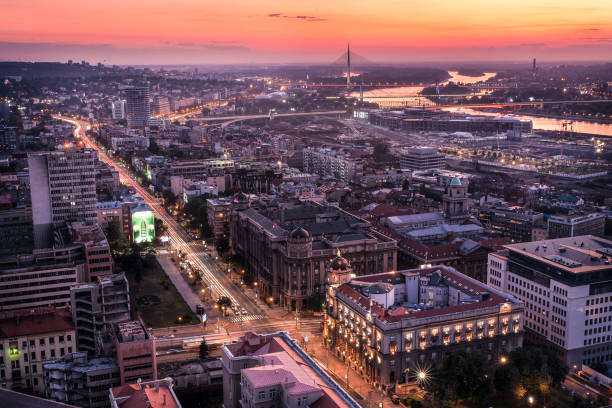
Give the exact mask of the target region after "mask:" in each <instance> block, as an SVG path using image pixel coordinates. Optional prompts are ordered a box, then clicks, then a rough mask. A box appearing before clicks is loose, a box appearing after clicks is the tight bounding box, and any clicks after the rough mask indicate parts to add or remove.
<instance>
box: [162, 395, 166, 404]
mask: <svg viewBox="0 0 612 408" xmlns="http://www.w3.org/2000/svg"><path fill="white" fill-rule="evenodd" d="M162 405H163V406H166V394H164V401H163V402H162Z"/></svg>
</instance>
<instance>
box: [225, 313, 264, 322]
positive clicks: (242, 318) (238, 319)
mask: <svg viewBox="0 0 612 408" xmlns="http://www.w3.org/2000/svg"><path fill="white" fill-rule="evenodd" d="M265 317H266V316H264V315H262V314H250V315H242V316H234V317H232V318H230V322H232V323H240V322H248V321H251V320H260V319H263V318H265Z"/></svg>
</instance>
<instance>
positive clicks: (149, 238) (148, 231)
mask: <svg viewBox="0 0 612 408" xmlns="http://www.w3.org/2000/svg"><path fill="white" fill-rule="evenodd" d="M132 236H133V238H134V243H136V244H140V243H143V242H153V240H154V239H155V219H154V217H153V211H152V210H142V211H136V212H134V213H132Z"/></svg>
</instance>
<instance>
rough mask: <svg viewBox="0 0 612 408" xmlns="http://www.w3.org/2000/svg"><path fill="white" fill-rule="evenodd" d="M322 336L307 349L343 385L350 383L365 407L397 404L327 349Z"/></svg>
mask: <svg viewBox="0 0 612 408" xmlns="http://www.w3.org/2000/svg"><path fill="white" fill-rule="evenodd" d="M321 338H322V336H317V338H316V339H313V341H312V342H309V343H308V344H307V345H306V347H305V349H306V350H307V351H308V353H309V354H310V355H311V356H312V357H313V358H314V359H315V360H317V362H318V363H319V364H321V366H323V367H324V368H325V369H326V370H327V371H328V372H330V373H332V374H333V375H335V376H336V377H338V378H340V379H341V380H342V381H344V383H343V385H348V386H349V387H350V388H352V389H353V390H354V391H355V392H357V394H359V395H360V396H361V397H362V399H361V400H360V402H361V404H362V407H363V408H381V407H387V408H388V407H391V406H395V405H394V404H393V402H392V401H391V398H389V397H388V396H386V395H384V393H383V392H382V391H380V390H379V389H377V388H375V387H373V386H371V385H370V384H368V383H367V382H366V381H365V380H363V379H362V378H361V376H360V374H359V373H358V372H357V371H355V369H353V368H352V367H349V365H347V364H346V363H345V362H344V361H342V360H341V359H339V358H338V357H336V356H335V355H334V354H333V353H332V352H330V351H329V350H328V349H326V348H325V347H324V346H323V344H322V343H321ZM381 404H382V405H381Z"/></svg>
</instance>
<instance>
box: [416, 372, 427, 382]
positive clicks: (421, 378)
mask: <svg viewBox="0 0 612 408" xmlns="http://www.w3.org/2000/svg"><path fill="white" fill-rule="evenodd" d="M417 377H418V378H419V381H424V380H425V379H426V378H427V374H425V371H419V372H418V374H417Z"/></svg>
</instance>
